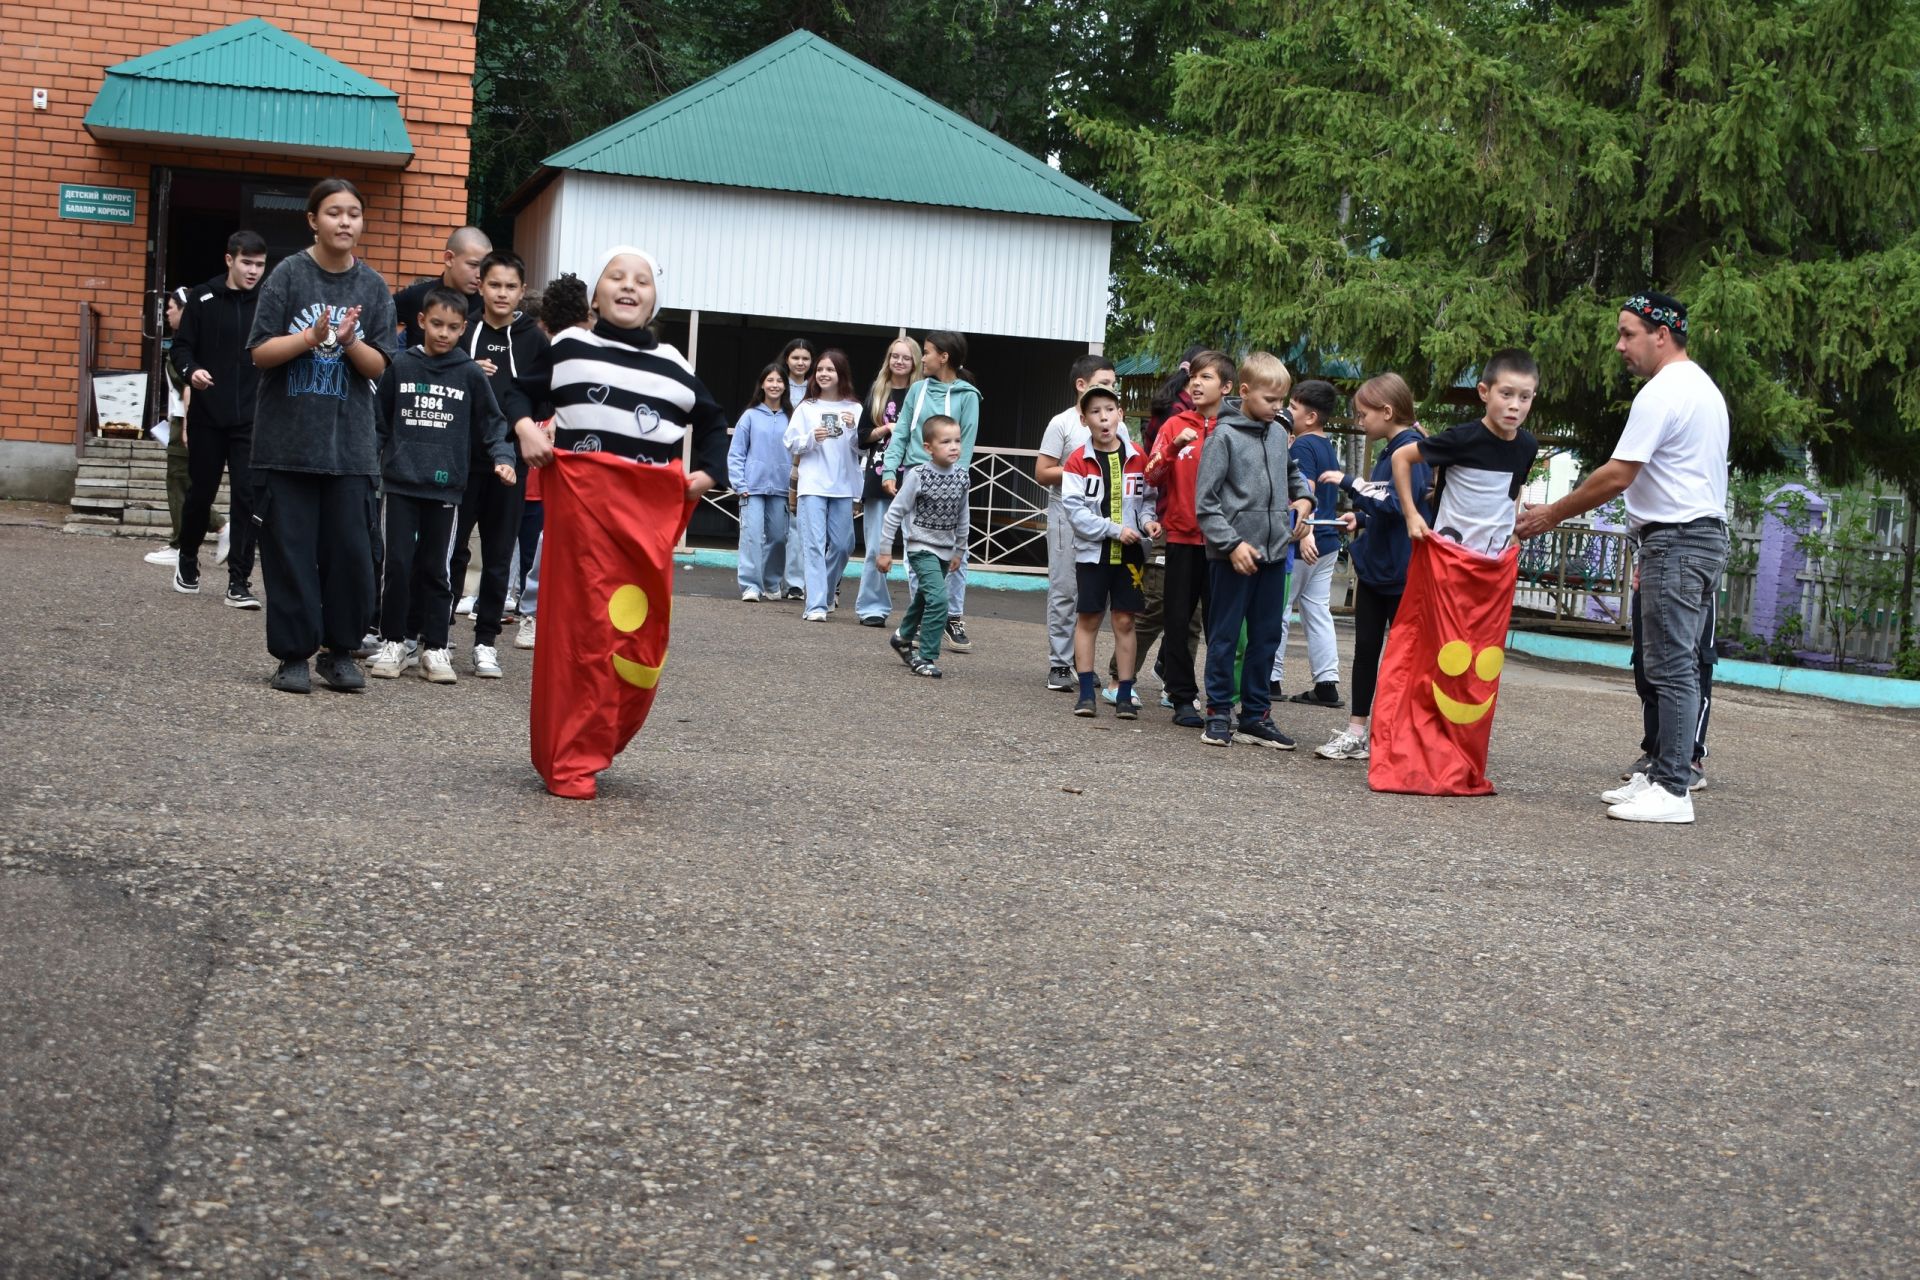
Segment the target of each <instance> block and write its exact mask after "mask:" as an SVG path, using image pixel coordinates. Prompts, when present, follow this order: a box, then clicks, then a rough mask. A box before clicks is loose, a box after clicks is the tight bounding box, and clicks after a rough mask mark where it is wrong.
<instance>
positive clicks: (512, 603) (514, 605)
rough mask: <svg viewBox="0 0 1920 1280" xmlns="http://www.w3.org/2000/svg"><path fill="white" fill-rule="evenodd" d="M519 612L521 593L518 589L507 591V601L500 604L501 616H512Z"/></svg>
mask: <svg viewBox="0 0 1920 1280" xmlns="http://www.w3.org/2000/svg"><path fill="white" fill-rule="evenodd" d="M518 612H520V593H519V592H518V591H509V592H507V598H506V601H505V602H504V603H503V604H501V606H500V616H501V617H502V618H511V617H512V616H513V615H514V614H516V613H518Z"/></svg>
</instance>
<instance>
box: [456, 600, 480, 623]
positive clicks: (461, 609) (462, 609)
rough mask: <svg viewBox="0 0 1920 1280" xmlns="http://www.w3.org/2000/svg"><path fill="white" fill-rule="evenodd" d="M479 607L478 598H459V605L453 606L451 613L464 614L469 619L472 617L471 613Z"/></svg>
mask: <svg viewBox="0 0 1920 1280" xmlns="http://www.w3.org/2000/svg"><path fill="white" fill-rule="evenodd" d="M479 605H480V597H479V596H461V597H460V603H459V604H456V605H455V606H453V611H454V612H455V613H464V614H466V615H467V617H469V618H471V617H473V611H474V610H475V609H477V608H478V607H479Z"/></svg>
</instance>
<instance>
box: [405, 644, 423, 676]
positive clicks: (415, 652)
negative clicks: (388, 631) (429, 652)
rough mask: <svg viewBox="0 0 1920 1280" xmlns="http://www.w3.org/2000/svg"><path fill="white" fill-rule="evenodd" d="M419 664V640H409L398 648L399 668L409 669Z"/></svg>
mask: <svg viewBox="0 0 1920 1280" xmlns="http://www.w3.org/2000/svg"><path fill="white" fill-rule="evenodd" d="M419 665H420V642H419V641H418V640H409V641H407V642H406V644H405V646H404V647H403V648H402V649H401V650H400V669H401V670H402V671H411V670H413V669H414V668H415V667H417V666H419Z"/></svg>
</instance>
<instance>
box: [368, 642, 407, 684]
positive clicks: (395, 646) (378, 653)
mask: <svg viewBox="0 0 1920 1280" xmlns="http://www.w3.org/2000/svg"><path fill="white" fill-rule="evenodd" d="M406 656H407V647H406V646H405V645H403V644H401V643H400V642H399V641H398V640H387V641H383V642H382V643H381V645H380V647H379V648H378V649H376V650H374V654H373V660H372V661H371V662H369V663H367V674H368V675H370V676H372V677H373V678H374V679H375V680H398V679H399V678H400V664H401V663H402V662H404V661H405V660H406Z"/></svg>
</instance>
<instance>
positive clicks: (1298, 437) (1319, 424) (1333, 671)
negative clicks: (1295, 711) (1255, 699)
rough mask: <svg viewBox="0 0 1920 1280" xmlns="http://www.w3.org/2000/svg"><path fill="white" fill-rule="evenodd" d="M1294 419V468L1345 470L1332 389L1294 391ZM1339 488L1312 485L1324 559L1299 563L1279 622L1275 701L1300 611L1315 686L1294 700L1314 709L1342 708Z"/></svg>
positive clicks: (1316, 536)
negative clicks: (1336, 590)
mask: <svg viewBox="0 0 1920 1280" xmlns="http://www.w3.org/2000/svg"><path fill="white" fill-rule="evenodd" d="M1287 409H1288V411H1289V412H1290V413H1292V414H1293V446H1292V448H1291V449H1290V450H1289V452H1290V454H1291V455H1292V458H1293V462H1294V465H1295V466H1297V467H1299V468H1300V474H1301V475H1303V476H1314V477H1318V476H1322V475H1325V474H1326V473H1327V472H1329V471H1338V470H1339V469H1340V454H1339V453H1338V452H1337V451H1336V450H1335V449H1334V447H1333V441H1331V440H1329V439H1327V423H1328V422H1329V421H1331V420H1332V418H1333V416H1334V415H1335V414H1336V413H1338V412H1339V411H1340V397H1339V395H1338V394H1337V393H1336V392H1335V391H1334V389H1333V384H1332V383H1330V382H1322V381H1320V380H1319V379H1317V378H1316V379H1313V380H1311V381H1308V382H1303V383H1301V384H1300V385H1299V386H1297V387H1295V388H1294V389H1293V398H1292V399H1291V400H1289V401H1288V402H1287ZM1339 501H1340V486H1339V485H1337V484H1328V483H1326V482H1325V481H1320V480H1316V481H1315V483H1314V486H1313V522H1314V529H1313V533H1312V534H1310V535H1308V536H1310V537H1311V538H1312V539H1313V542H1314V549H1315V550H1316V551H1318V552H1319V553H1320V558H1319V559H1318V560H1316V561H1314V562H1313V563H1312V564H1307V563H1305V562H1304V561H1302V562H1296V563H1295V565H1294V568H1293V590H1292V596H1293V598H1292V600H1291V601H1290V602H1289V603H1290V604H1291V606H1292V607H1291V608H1289V609H1288V611H1287V616H1285V617H1282V618H1281V620H1280V647H1279V648H1278V649H1276V650H1275V651H1274V654H1273V696H1274V697H1276V698H1278V697H1280V696H1281V688H1280V670H1281V668H1282V667H1283V666H1285V665H1286V661H1287V633H1288V632H1289V631H1290V630H1292V624H1291V615H1292V611H1293V609H1298V610H1300V625H1301V626H1302V628H1304V629H1305V631H1306V633H1307V663H1308V665H1309V666H1311V667H1312V668H1313V687H1312V688H1311V689H1307V690H1305V691H1304V692H1301V693H1296V694H1294V695H1293V697H1292V698H1291V699H1289V701H1292V702H1299V703H1304V704H1306V705H1307V706H1310V707H1340V706H1342V705H1344V704H1343V703H1342V702H1341V701H1340V647H1339V644H1338V643H1337V641H1336V640H1335V639H1334V634H1333V604H1332V601H1331V598H1330V597H1331V594H1332V587H1333V570H1334V566H1335V565H1337V564H1338V563H1339V561H1340V529H1339V516H1340V511H1339V505H1338V504H1339Z"/></svg>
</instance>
